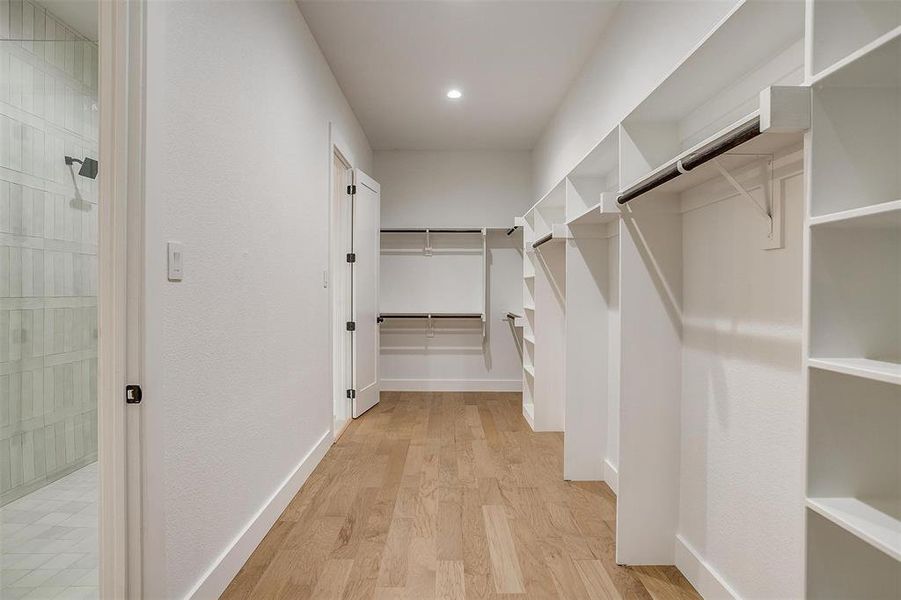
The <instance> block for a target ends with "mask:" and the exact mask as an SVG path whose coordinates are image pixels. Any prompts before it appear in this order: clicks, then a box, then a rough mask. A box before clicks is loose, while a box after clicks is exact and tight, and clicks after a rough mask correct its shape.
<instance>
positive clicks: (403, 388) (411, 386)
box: [381, 379, 522, 392]
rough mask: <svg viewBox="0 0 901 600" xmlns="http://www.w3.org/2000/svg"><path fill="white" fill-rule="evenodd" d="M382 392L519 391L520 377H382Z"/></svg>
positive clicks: (520, 386) (520, 385)
mask: <svg viewBox="0 0 901 600" xmlns="http://www.w3.org/2000/svg"><path fill="white" fill-rule="evenodd" d="M381 390H382V391H383V392H521V391H522V380H521V379H382V380H381Z"/></svg>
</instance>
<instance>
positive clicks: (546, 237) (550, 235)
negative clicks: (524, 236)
mask: <svg viewBox="0 0 901 600" xmlns="http://www.w3.org/2000/svg"><path fill="white" fill-rule="evenodd" d="M553 237H554V233H553V232H551V233H546V234H544V235H543V236H541V237H540V238H538V239H537V240H535V241H534V242H532V247H533V248H537V247H538V246H540V245H541V244H544V243H545V242H549V241H551V239H553Z"/></svg>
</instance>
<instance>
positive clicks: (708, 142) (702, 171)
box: [618, 110, 804, 196]
mask: <svg viewBox="0 0 901 600" xmlns="http://www.w3.org/2000/svg"><path fill="white" fill-rule="evenodd" d="M760 122H761V119H760V111H759V110H755V111H754V112H752V113H750V114H748V115H746V116H744V117H742V118H741V119H739V120H738V121H735V122H734V123H732V124H731V125H729V126H727V127H725V128H723V129H721V130H720V131H718V132H716V133H715V134H713V135H711V136H710V137H709V138H707V139H705V140H703V141H701V142H699V143H698V144H695V145H694V146H692V147H691V148H689V149H688V150H685V151H684V152H682V153H680V154H678V155H677V156H674V157H672V158H671V159H669V160H668V161H666V162H665V163H663V164H662V165H660V166H659V167H657V168H656V169H654V170H652V171H650V172H648V173H646V174H645V175H643V176H641V177H639V178H638V179H637V180H636V181H634V182H632V183H631V184H630V185H628V186H626V187H624V188H622V190H620V192H619V194H618V195H619V196H623V195H626V194H631V193H634V192H637V191H639V190H641V189H643V188H645V187H646V186H649V184H651V183H653V182H656V181H658V180H662V181H663V183H661V184H659V185H656V186H653V187H651V188H650V189H654V191H656V192H669V193H680V192H684V191H685V190H688V189H691V188H693V187H696V186H698V185H700V184H702V183H704V182H705V181H709V180H710V179H713V178H714V177H718V176H719V175H720V172H719V171H718V170H717V169H716V168H715V167H714V166H713V165H712V164H710V162H704V163H702V164H699V165H698V166H697V167H694V168H692V169H691V170H688V171H687V172H682V171H681V169H682V165H683V163H685V164H687V163H688V161H689V160H690V159H691V157H692V156H693V155H699V154H701V153H703V152H705V150H707V149H709V148H711V147H714V146H716V145H717V144H718V142H720V141H721V140H723V139H725V138H729V137H730V136H732V135H734V134H735V133H736V132H738V131H740V130H742V129H747V128H750V129H752V130H753V126H754V124H755V123H758V124H759V123H760ZM758 126H759V125H758ZM803 137H804V132H803V130H798V131H788V132H786V131H782V130H779V131H777V132H767V131H761V132H760V133H759V134H758V135H756V136H754V137H752V138H751V139H749V140H748V141H746V142H743V143H742V144H741V145H740V146H737V147H740V148H741V153H740V154H737V155H736V154H727V155H726V156H729V157H730V168H733V169H735V168H740V167H741V166H743V165H746V164H750V163H751V162H753V161H755V160H759V159H760V158H761V156H764V155H772V154H775V153H776V152H777V151H778V150H780V149H782V148H785V147H787V146H790V145H792V144H800V143H801V141H802V140H803ZM650 189H648V190H645V191H643V192H641V193H646V192H647V191H650Z"/></svg>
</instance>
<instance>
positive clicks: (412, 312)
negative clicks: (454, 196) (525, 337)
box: [379, 227, 488, 347]
mask: <svg viewBox="0 0 901 600" xmlns="http://www.w3.org/2000/svg"><path fill="white" fill-rule="evenodd" d="M380 232H381V257H380V270H381V273H380V275H381V280H380V285H379V306H380V310H381V312H380V315H379V316H380V319H381V320H382V321H383V322H384V324H383V329H382V333H383V334H386V335H385V336H384V337H385V339H386V340H387V343H386V346H387V347H391V343H390V334H391V333H398V334H404V335H408V334H410V333H411V330H410V328H408V327H401V328H398V329H397V330H396V331H395V328H394V327H392V326H391V322H392V321H402V320H403V321H410V320H422V321H424V322H425V324H426V327H425V329H424V331H423V333H424V334H425V336H426V337H433V336H434V335H435V333H440V332H442V330H444V329H445V328H444V327H441V326H437V327H436V325H437V324H439V323H450V322H454V323H455V324H456V325H460V324H463V323H465V322H468V321H477V322H478V324H479V327H480V333H481V337H482V340H483V341H484V339H485V336H486V330H487V318H488V310H487V306H488V281H487V278H488V262H487V261H488V253H487V240H486V236H487V230H486V229H484V228H441V227H437V228H383V229H381V230H380ZM470 328H471V326H470Z"/></svg>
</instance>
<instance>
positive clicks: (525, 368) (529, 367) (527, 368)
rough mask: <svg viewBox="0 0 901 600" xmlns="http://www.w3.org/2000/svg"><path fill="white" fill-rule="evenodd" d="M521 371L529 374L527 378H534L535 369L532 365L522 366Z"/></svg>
mask: <svg viewBox="0 0 901 600" xmlns="http://www.w3.org/2000/svg"><path fill="white" fill-rule="evenodd" d="M522 370H523V371H525V372H526V373H528V374H529V377H531V378H533V379H534V378H535V367H533V366H532V365H523V366H522Z"/></svg>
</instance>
